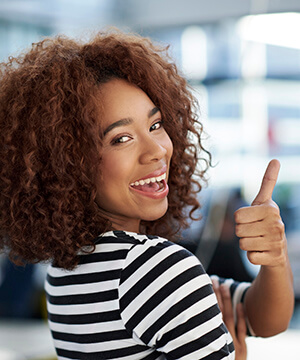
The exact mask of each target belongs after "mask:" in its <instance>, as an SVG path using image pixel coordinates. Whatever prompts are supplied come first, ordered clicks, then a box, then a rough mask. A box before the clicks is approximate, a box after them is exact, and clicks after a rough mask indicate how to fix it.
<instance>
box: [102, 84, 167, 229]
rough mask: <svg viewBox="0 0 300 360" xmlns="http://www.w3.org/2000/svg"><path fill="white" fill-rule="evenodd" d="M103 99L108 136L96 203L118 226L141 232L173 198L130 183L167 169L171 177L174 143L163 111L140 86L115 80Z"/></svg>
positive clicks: (103, 86)
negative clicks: (143, 224)
mask: <svg viewBox="0 0 300 360" xmlns="http://www.w3.org/2000/svg"><path fill="white" fill-rule="evenodd" d="M99 98H101V109H100V117H101V124H102V126H103V131H104V134H105V135H104V139H103V151H102V154H101V155H102V161H101V176H100V177H99V178H98V179H97V183H96V186H97V189H98V190H99V191H98V194H97V197H96V201H97V203H98V205H99V207H100V209H101V211H102V215H103V216H104V217H106V218H107V219H109V220H110V221H111V223H112V228H113V229H115V230H126V231H132V232H139V228H140V222H141V220H142V219H143V220H148V221H151V220H156V219H158V218H160V217H162V216H163V215H164V214H165V212H166V211H167V209H168V198H167V196H164V197H163V198H159V199H152V198H149V197H147V196H144V195H143V194H140V193H139V192H137V191H135V190H134V189H132V187H131V186H130V184H132V183H133V182H135V181H136V180H139V179H142V178H144V177H148V175H149V174H152V173H153V172H158V173H160V172H161V170H162V169H166V173H167V175H168V172H169V166H170V160H171V157H172V152H173V145H172V142H171V140H170V138H169V136H168V134H167V133H166V131H165V129H164V128H163V125H162V123H161V121H162V116H161V113H160V111H159V109H157V108H156V107H155V105H154V104H153V102H152V101H151V100H150V98H149V97H148V96H147V95H146V94H145V92H144V91H142V90H141V89H140V88H138V87H137V86H135V85H133V84H130V83H129V82H127V81H125V80H121V79H113V80H111V81H109V82H108V83H106V84H104V85H102V86H101V88H100V90H99ZM99 108H100V104H99ZM120 120H121V121H120Z"/></svg>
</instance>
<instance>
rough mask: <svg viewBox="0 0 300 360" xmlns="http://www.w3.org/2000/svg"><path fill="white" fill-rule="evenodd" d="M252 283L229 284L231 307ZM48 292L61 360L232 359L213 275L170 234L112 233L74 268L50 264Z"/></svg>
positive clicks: (51, 318) (49, 317)
mask: <svg viewBox="0 0 300 360" xmlns="http://www.w3.org/2000/svg"><path fill="white" fill-rule="evenodd" d="M248 286H249V285H248V284H243V283H241V284H237V283H232V286H231V289H232V297H233V303H234V304H236V303H237V302H238V301H240V299H241V297H242V296H243V294H244V293H245V291H246V289H247V287H248ZM45 290H46V293H47V308H48V320H49V326H50V329H51V333H52V337H53V340H54V345H55V348H56V352H57V355H58V358H59V359H61V360H63V359H118V360H141V359H144V360H154V359H155V360H158V359H159V360H162V359H182V360H188V359H191V360H195V359H207V360H217V359H234V347H233V343H232V339H231V336H230V334H229V333H228V331H227V329H226V327H225V326H224V324H223V322H222V316H221V313H220V310H219V308H218V306H217V300H216V297H215V294H214V293H213V290H212V285H211V280H210V278H209V276H208V275H207V274H206V273H205V271H204V270H203V267H202V266H201V264H200V262H199V260H198V259H197V258H196V257H195V256H194V255H192V254H191V253H190V252H188V251H187V250H185V249H184V248H182V247H181V246H179V245H176V244H174V243H172V242H170V241H168V240H166V239H163V238H160V237H155V236H146V235H138V234H136V233H131V232H124V231H111V232H107V233H105V234H104V235H102V236H99V237H98V238H97V240H96V249H95V251H94V252H93V253H90V254H83V255H82V256H81V260H80V263H79V265H78V266H77V267H76V268H75V269H74V270H72V271H68V270H64V269H61V268H56V267H53V266H50V267H49V269H48V274H47V279H46V282H45Z"/></svg>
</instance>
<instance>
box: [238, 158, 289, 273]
mask: <svg viewBox="0 0 300 360" xmlns="http://www.w3.org/2000/svg"><path fill="white" fill-rule="evenodd" d="M279 169H280V163H279V161H278V160H272V161H270V163H269V165H268V167H267V170H266V172H265V175H264V177H263V180H262V183H261V187H260V190H259V192H258V194H257V196H256V198H255V199H254V201H253V202H252V204H251V206H248V207H243V208H240V209H238V210H237V211H236V212H235V222H236V229H235V231H236V235H237V236H238V237H239V238H240V248H241V249H242V250H245V251H247V256H248V259H249V260H250V262H251V263H253V264H255V265H267V266H277V265H280V264H283V263H284V262H286V261H287V245H286V237H285V231H284V224H283V222H282V220H281V217H280V211H279V208H278V206H277V204H276V203H275V202H274V201H273V200H272V193H273V190H274V187H275V184H276V181H277V177H278V173H279Z"/></svg>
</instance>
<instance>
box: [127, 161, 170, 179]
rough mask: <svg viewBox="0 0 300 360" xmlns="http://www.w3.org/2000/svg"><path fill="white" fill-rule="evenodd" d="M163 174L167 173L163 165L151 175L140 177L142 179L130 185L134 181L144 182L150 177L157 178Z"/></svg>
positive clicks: (165, 166)
mask: <svg viewBox="0 0 300 360" xmlns="http://www.w3.org/2000/svg"><path fill="white" fill-rule="evenodd" d="M165 172H167V165H164V166H163V167H162V168H160V169H158V170H155V171H153V172H152V173H150V174H148V175H146V176H144V177H142V178H139V179H138V180H134V181H132V182H131V183H134V182H136V181H140V180H145V179H149V178H152V177H158V176H160V175H162V174H164V173H165Z"/></svg>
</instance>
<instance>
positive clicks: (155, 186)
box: [130, 172, 169, 199]
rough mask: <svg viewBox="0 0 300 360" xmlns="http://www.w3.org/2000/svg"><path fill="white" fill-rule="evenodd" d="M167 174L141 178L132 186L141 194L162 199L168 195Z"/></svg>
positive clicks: (131, 185) (131, 186)
mask: <svg viewBox="0 0 300 360" xmlns="http://www.w3.org/2000/svg"><path fill="white" fill-rule="evenodd" d="M166 177H167V174H166V172H164V173H163V174H161V175H159V176H153V177H149V178H146V179H141V180H138V181H135V182H134V183H131V184H130V188H131V189H132V190H134V191H136V192H138V193H139V194H141V195H144V196H148V197H151V198H156V199H160V198H163V197H165V196H167V195H168V192H169V187H168V184H167V182H166Z"/></svg>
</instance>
